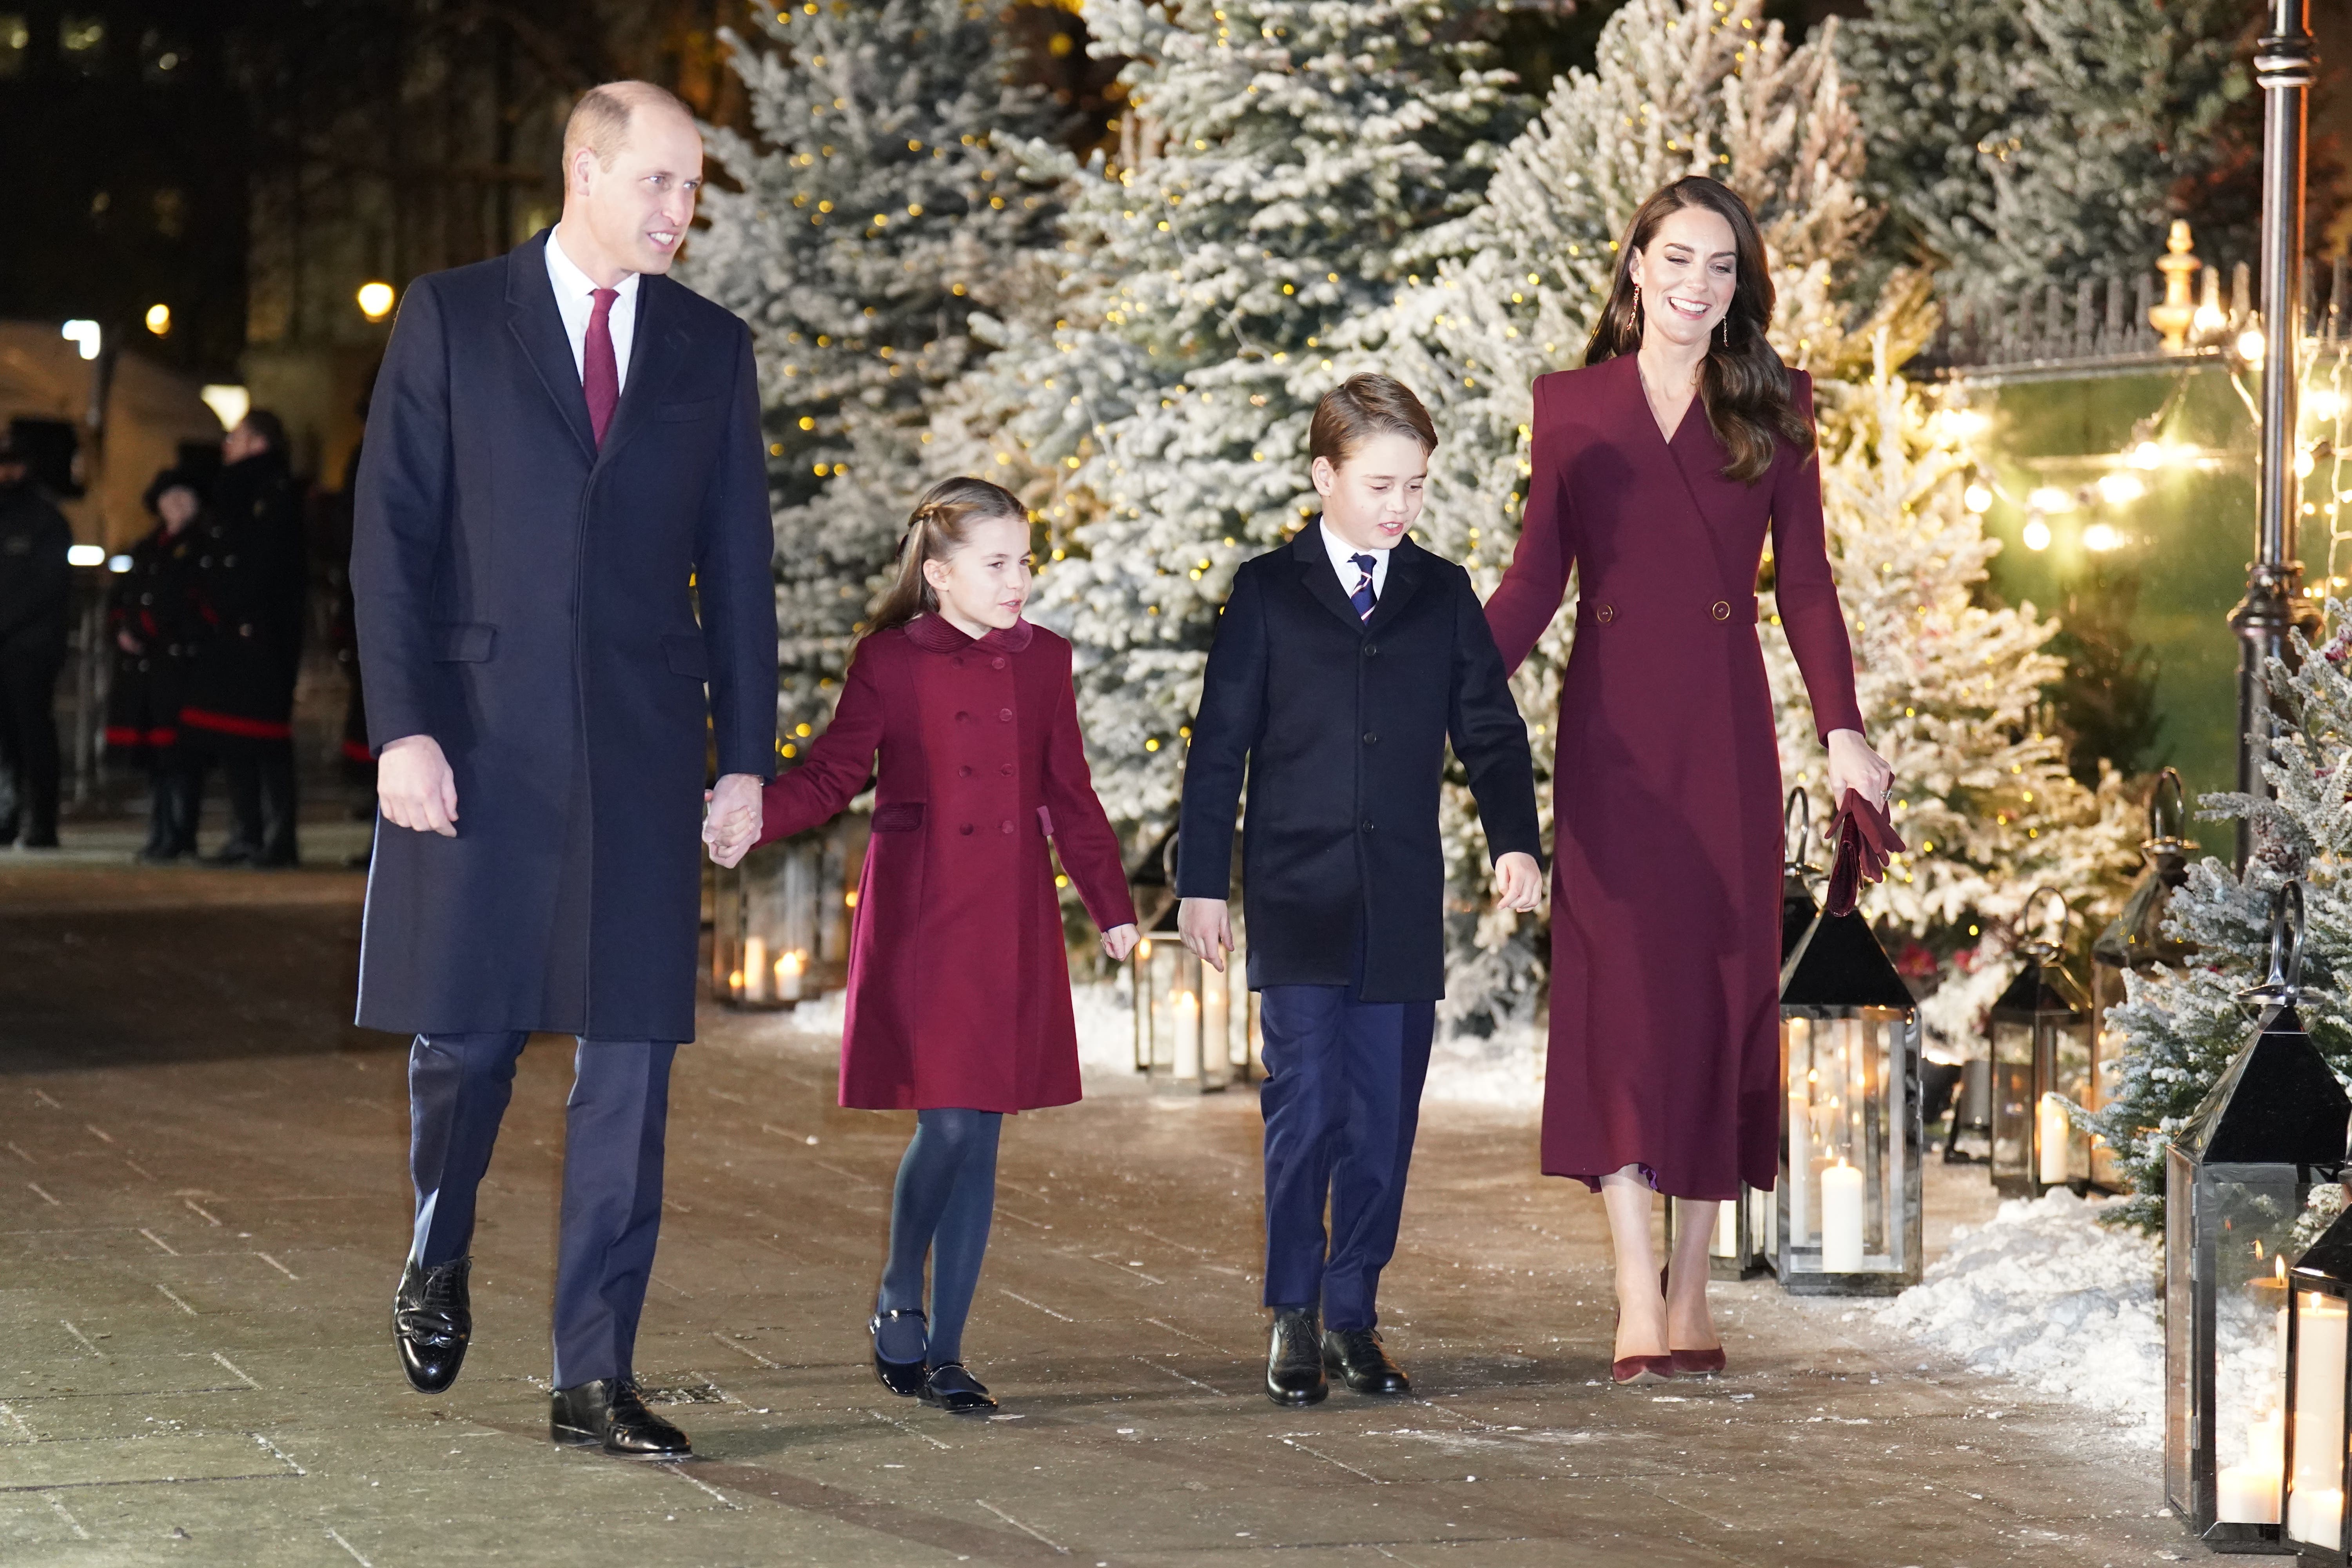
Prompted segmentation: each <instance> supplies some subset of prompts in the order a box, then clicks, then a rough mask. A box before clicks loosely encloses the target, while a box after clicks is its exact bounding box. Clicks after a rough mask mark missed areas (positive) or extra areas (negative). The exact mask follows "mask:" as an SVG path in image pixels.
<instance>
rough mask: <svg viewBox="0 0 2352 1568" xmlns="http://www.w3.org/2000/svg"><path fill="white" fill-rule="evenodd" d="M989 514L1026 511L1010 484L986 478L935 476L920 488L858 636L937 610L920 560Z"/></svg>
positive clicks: (952, 543) (939, 554)
mask: <svg viewBox="0 0 2352 1568" xmlns="http://www.w3.org/2000/svg"><path fill="white" fill-rule="evenodd" d="M991 517H1008V518H1011V519H1013V521H1016V522H1026V521H1028V519H1029V512H1028V510H1027V509H1026V508H1025V507H1024V506H1023V505H1022V504H1021V501H1020V498H1019V497H1017V496H1015V495H1014V494H1013V492H1012V491H1011V490H1008V489H1005V488H1004V487H1003V485H992V484H990V483H989V482H988V481H987V480H986V479H970V478H963V479H941V480H940V482H939V483H938V484H935V485H933V486H932V487H931V488H930V489H927V490H925V491H924V492H923V499H922V500H919V501H917V502H916V503H915V510H914V511H913V512H912V513H911V514H909V515H908V519H907V531H906V534H905V536H904V537H902V538H901V539H900V540H899V541H898V568H897V570H896V571H894V572H892V573H891V574H890V585H889V586H888V587H887V588H885V589H883V590H882V596H881V597H880V598H878V599H877V600H875V601H874V609H873V612H872V613H871V614H870V615H868V616H866V629H865V630H864V631H862V632H860V633H858V634H857V636H858V640H859V641H861V642H862V641H864V640H865V639H866V638H867V637H872V636H873V635H874V634H875V633H876V632H882V631H888V630H889V629H890V628H891V627H892V626H905V625H906V624H907V623H908V621H911V620H913V619H914V618H915V617H916V616H925V615H929V614H931V613H932V612H933V611H935V610H937V609H938V608H939V607H940V596H939V595H938V594H936V593H934V592H933V591H932V589H931V584H930V583H929V580H928V579H926V578H925V577H924V576H923V563H924V562H926V561H943V560H945V559H946V558H947V557H948V555H949V553H950V552H952V551H955V550H959V549H961V548H962V546H963V543H964V542H965V540H966V539H967V538H968V537H969V536H970V535H971V525H972V524H973V523H975V522H978V521H981V520H982V519H983V518H991Z"/></svg>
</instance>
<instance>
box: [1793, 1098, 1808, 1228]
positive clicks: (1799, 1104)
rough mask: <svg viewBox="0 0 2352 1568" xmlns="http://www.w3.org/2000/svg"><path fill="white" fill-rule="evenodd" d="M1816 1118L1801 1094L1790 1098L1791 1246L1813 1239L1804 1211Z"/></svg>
mask: <svg viewBox="0 0 2352 1568" xmlns="http://www.w3.org/2000/svg"><path fill="white" fill-rule="evenodd" d="M1812 1127H1813V1119H1812V1116H1811V1112H1810V1111H1808V1110H1807V1109H1806V1106H1805V1097H1804V1096H1803V1095H1802V1094H1801V1093H1799V1094H1791V1095H1790V1096H1789V1245H1790V1246H1791V1247H1802V1246H1804V1245H1805V1244H1806V1243H1807V1242H1809V1241H1811V1239H1812V1223H1811V1219H1812V1216H1811V1215H1808V1214H1807V1213H1806V1212H1805V1197H1806V1194H1807V1193H1808V1192H1809V1191H1810V1189H1811V1186H1812V1174H1813V1133H1812Z"/></svg>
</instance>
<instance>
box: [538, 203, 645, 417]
mask: <svg viewBox="0 0 2352 1568" xmlns="http://www.w3.org/2000/svg"><path fill="white" fill-rule="evenodd" d="M562 238H563V231H562V229H560V228H559V229H557V230H556V231H555V232H554V233H552V234H551V235H549V236H548V237H547V280H548V282H549V283H551V284H552V285H554V288H555V308H556V310H558V311H559V312H561V313H562V317H563V335H564V336H565V337H567V338H570V339H571V340H572V369H574V370H576V371H578V372H579V373H580V379H581V380H582V381H583V383H584V382H585V381H586V380H587V379H588V319H589V318H590V317H591V316H593V315H594V314H595V313H596V280H595V279H593V278H591V277H589V276H588V274H586V273H585V272H583V271H581V270H580V268H577V267H575V266H573V265H572V258H570V257H569V256H566V255H564V254H563V246H562ZM613 288H614V291H616V292H617V293H618V294H619V295H620V298H619V299H617V300H614V301H613V310H612V314H611V315H610V316H609V317H607V318H606V321H605V324H606V325H607V326H608V327H610V328H611V329H612V333H613V368H614V370H615V371H617V372H619V373H620V374H619V376H618V378H617V379H616V380H615V381H614V385H613V390H614V391H615V392H621V391H625V389H626V388H627V387H628V384H629V343H630V342H631V341H632V340H633V339H635V337H636V335H637V275H636V274H635V273H634V272H625V273H623V274H622V275H621V280H620V281H619V282H618V283H615V284H614V285H613Z"/></svg>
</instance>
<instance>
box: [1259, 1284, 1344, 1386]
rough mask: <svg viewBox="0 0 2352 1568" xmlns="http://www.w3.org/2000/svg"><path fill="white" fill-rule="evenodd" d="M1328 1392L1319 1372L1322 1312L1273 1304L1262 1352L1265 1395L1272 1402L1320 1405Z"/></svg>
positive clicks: (1321, 1355) (1321, 1345)
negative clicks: (1270, 1332)
mask: <svg viewBox="0 0 2352 1568" xmlns="http://www.w3.org/2000/svg"><path fill="white" fill-rule="evenodd" d="M1330 1392H1331V1384H1330V1382H1329V1380H1328V1379H1327V1378H1326V1377H1325V1376H1324V1375H1323V1312H1322V1310H1321V1309H1320V1308H1318V1307H1277V1308H1276V1309H1275V1313H1274V1338H1273V1341H1272V1342H1270V1343H1269V1344H1268V1345H1267V1346H1266V1352H1265V1396H1266V1397H1267V1398H1268V1399H1271V1400H1273V1401H1274V1402H1275V1403H1276V1405H1290V1406H1297V1405H1320V1404H1322V1403H1323V1400H1324V1398H1325V1396H1326V1395H1328V1394H1329V1393H1330Z"/></svg>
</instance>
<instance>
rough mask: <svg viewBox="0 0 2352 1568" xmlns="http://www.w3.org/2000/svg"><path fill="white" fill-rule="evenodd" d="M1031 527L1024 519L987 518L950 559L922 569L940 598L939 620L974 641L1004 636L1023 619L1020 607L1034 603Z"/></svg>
mask: <svg viewBox="0 0 2352 1568" xmlns="http://www.w3.org/2000/svg"><path fill="white" fill-rule="evenodd" d="M1029 579H1030V565H1029V523H1028V521H1027V520H1026V519H1024V518H1017V517H988V518H982V519H981V520H980V521H977V522H975V523H973V524H972V525H971V528H969V529H968V530H966V531H965V533H964V541H963V543H962V544H961V545H960V546H958V547H957V548H955V549H953V550H950V551H949V552H948V553H947V555H946V556H945V558H943V559H940V560H932V561H926V562H924V563H923V580H924V581H925V582H927V583H929V584H930V585H931V592H932V593H934V594H936V595H939V600H940V615H942V616H945V617H946V618H947V620H948V623H949V624H950V626H955V627H957V628H958V629H959V630H961V631H964V632H967V633H970V634H971V635H972V636H975V637H977V636H978V635H980V632H982V631H986V630H989V629H992V628H993V629H995V630H999V631H1002V630H1003V629H1004V628H1005V627H1007V626H1011V625H1012V624H1013V622H1015V621H1017V620H1019V619H1020V618H1021V606H1022V605H1025V604H1027V603H1028V602H1029ZM975 628H978V629H977V630H975Z"/></svg>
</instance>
